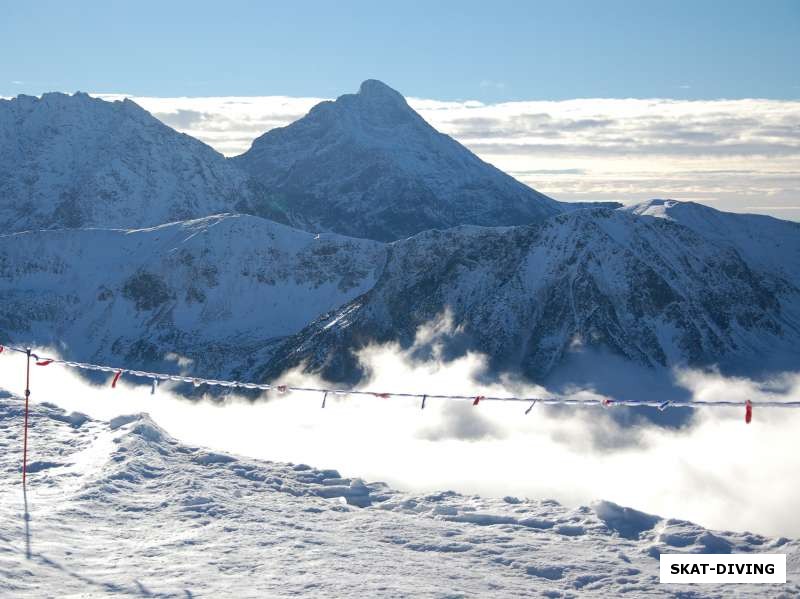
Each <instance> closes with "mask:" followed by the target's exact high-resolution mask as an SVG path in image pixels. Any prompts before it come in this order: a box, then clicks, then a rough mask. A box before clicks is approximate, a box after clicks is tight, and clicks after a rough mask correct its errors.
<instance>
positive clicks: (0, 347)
mask: <svg viewBox="0 0 800 599" xmlns="http://www.w3.org/2000/svg"><path fill="white" fill-rule="evenodd" d="M4 349H5V347H3V346H2V345H0V354H2V353H3V350H4Z"/></svg>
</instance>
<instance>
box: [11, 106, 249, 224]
mask: <svg viewBox="0 0 800 599" xmlns="http://www.w3.org/2000/svg"><path fill="white" fill-rule="evenodd" d="M248 194H250V189H249V187H248V185H247V177H246V176H245V175H244V174H243V173H241V172H240V171H239V170H238V169H236V168H234V167H233V166H232V165H231V164H230V163H229V162H227V161H226V160H225V159H224V158H223V156H222V155H221V154H219V153H217V152H216V151H214V150H212V149H211V148H210V147H208V146H207V145H205V144H203V143H202V142H200V141H198V140H196V139H194V138H192V137H189V136H188V135H183V134H181V133H178V132H176V131H174V130H173V129H170V128H169V127H167V126H166V125H164V124H163V123H161V122H160V121H159V120H158V119H156V118H154V117H153V116H152V115H150V114H149V113H148V112H146V111H145V110H143V109H142V108H140V107H139V106H138V105H136V104H135V103H134V102H131V101H130V100H124V101H121V102H106V101H103V100H99V99H96V98H91V97H89V96H88V95H86V94H83V93H76V94H75V95H73V96H68V95H65V94H60V93H51V94H44V95H43V96H42V97H41V98H35V97H32V96H19V97H17V98H15V99H13V100H0V229H1V230H2V231H3V232H8V231H22V230H28V229H37V228H47V227H55V228H63V227H70V228H76V227H86V226H98V227H124V228H131V227H143V226H153V225H160V224H163V223H166V222H170V221H176V220H183V219H187V218H197V217H203V216H208V215H210V214H215V213H219V212H227V211H231V210H232V209H233V207H234V205H235V204H236V203H237V202H239V201H241V200H242V199H243V198H247V197H250V196H249V195H248Z"/></svg>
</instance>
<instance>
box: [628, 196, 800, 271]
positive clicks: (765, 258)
mask: <svg viewBox="0 0 800 599" xmlns="http://www.w3.org/2000/svg"><path fill="white" fill-rule="evenodd" d="M624 210H627V211H629V212H632V213H633V214H639V215H645V216H654V217H658V218H665V219H668V220H671V221H673V222H676V223H679V224H681V225H683V226H685V227H688V228H690V229H692V230H693V231H694V232H696V233H697V234H698V235H701V236H702V237H705V238H706V239H711V240H713V241H716V242H718V243H721V244H725V245H728V246H731V247H733V248H735V249H736V251H738V252H739V253H740V254H741V255H742V256H743V257H744V258H745V259H746V260H747V261H748V262H749V263H750V264H752V265H753V266H754V267H756V268H758V269H759V270H768V271H771V272H774V273H775V274H777V275H778V276H782V277H784V278H787V279H790V280H792V281H795V282H798V281H800V223H797V222H793V221H787V220H780V219H777V218H773V217H772V216H765V215H761V214H734V213H732V212H722V211H721V210H715V209H714V208H711V207H709V206H704V205H702V204H697V203H695V202H678V201H675V200H658V199H655V200H650V201H648V202H643V203H641V204H634V205H633V206H628V207H626V208H624Z"/></svg>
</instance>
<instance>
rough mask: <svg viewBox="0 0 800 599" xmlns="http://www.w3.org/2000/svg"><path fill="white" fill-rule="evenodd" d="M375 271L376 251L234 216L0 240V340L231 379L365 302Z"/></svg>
mask: <svg viewBox="0 0 800 599" xmlns="http://www.w3.org/2000/svg"><path fill="white" fill-rule="evenodd" d="M384 260H385V248H384V246H383V245H382V244H380V243H378V242H374V241H368V240H360V239H349V238H344V237H340V236H338V235H332V234H323V235H319V236H314V235H312V234H310V233H305V232H302V231H298V230H296V229H291V228H289V227H286V226H284V225H279V224H277V223H273V222H271V221H267V220H264V219H261V218H258V217H254V216H245V215H219V216H212V217H208V218H204V219H199V220H193V221H186V222H181V223H173V224H169V225H162V226H159V227H155V228H150V229H141V230H131V231H123V230H100V229H89V230H41V231H32V232H23V233H16V234H11V235H3V236H0V298H2V300H0V336H2V338H3V339H6V340H9V339H16V340H20V341H24V342H25V343H32V344H41V345H47V344H54V345H56V346H60V347H62V348H63V349H64V351H65V352H66V355H70V356H73V357H79V358H81V359H85V360H89V359H94V360H101V361H113V362H119V361H122V362H124V363H135V364H139V365H141V366H145V365H147V364H150V365H151V366H153V367H155V366H159V367H162V368H163V367H164V366H165V365H164V364H163V360H164V358H165V357H166V356H167V355H169V354H178V355H181V356H185V357H189V358H190V359H192V360H194V361H195V364H194V366H193V370H195V371H199V372H203V371H206V372H216V373H219V374H223V373H225V374H227V375H232V376H233V375H241V374H244V373H246V372H247V369H248V368H251V367H253V366H260V365H261V364H263V361H264V360H265V355H266V354H268V352H269V349H270V347H271V345H272V343H273V342H274V340H276V339H281V338H282V337H284V336H286V335H290V334H292V333H295V332H297V331H298V330H300V329H301V328H302V327H303V326H305V325H306V324H307V323H308V322H309V321H311V320H313V319H315V318H316V317H318V316H319V315H320V314H323V313H325V312H327V311H329V310H332V309H334V308H336V307H337V306H339V305H341V304H343V303H346V302H348V301H350V300H352V299H353V298H355V297H357V296H358V295H360V294H362V293H364V292H365V291H367V290H368V289H369V288H370V287H371V286H372V285H373V283H374V282H375V280H376V278H377V275H378V274H379V271H380V269H381V268H382V266H383V263H384ZM232 347H233V348H235V350H236V351H234V352H226V351H225V350H227V349H230V348H232Z"/></svg>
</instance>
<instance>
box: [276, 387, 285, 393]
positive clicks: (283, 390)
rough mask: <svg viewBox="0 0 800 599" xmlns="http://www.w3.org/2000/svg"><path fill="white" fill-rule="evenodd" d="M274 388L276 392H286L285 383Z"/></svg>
mask: <svg viewBox="0 0 800 599" xmlns="http://www.w3.org/2000/svg"><path fill="white" fill-rule="evenodd" d="M275 388H276V389H277V390H278V393H286V385H278V386H277V387H275Z"/></svg>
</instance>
